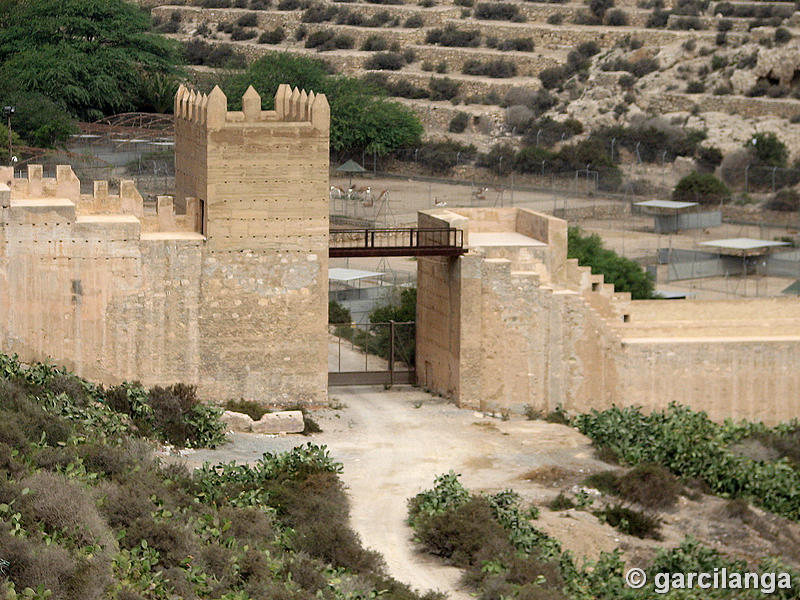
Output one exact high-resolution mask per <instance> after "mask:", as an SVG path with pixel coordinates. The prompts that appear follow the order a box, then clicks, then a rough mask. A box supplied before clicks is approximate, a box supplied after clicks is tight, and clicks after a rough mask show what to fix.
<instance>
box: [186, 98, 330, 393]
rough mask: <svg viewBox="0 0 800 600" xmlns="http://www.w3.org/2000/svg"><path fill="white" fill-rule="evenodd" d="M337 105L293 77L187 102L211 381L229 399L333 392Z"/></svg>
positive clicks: (209, 388)
mask: <svg viewBox="0 0 800 600" xmlns="http://www.w3.org/2000/svg"><path fill="white" fill-rule="evenodd" d="M329 129H330V108H329V106H328V101H327V99H326V98H325V95H324V94H319V95H315V94H314V93H313V92H311V93H310V94H307V93H306V92H305V91H299V90H297V89H296V88H295V89H294V90H292V89H290V88H289V86H288V85H285V84H284V85H281V86H280V87H279V88H278V91H277V93H276V95H275V110H270V111H265V110H262V109H261V97H260V96H259V95H258V93H257V92H256V91H255V90H254V89H253V88H252V87H249V88H248V90H247V91H246V92H245V94H244V97H243V98H242V110H241V111H229V110H228V108H227V98H226V97H225V94H224V93H223V92H222V90H221V89H219V87H215V88H214V89H213V90H212V91H211V93H210V94H208V96H206V95H204V94H197V93H195V92H194V91H189V90H187V89H186V88H184V87H181V88H180V89H179V90H178V93H177V95H176V98H175V171H176V182H175V183H176V203H177V205H178V206H181V205H184V204H186V202H187V199H189V198H195V199H197V200H199V206H200V211H201V217H200V221H201V228H202V233H203V234H204V235H205V236H206V242H205V244H204V247H203V252H204V256H203V266H202V281H201V282H200V296H201V298H200V305H199V314H198V320H199V332H198V334H199V340H198V344H199V347H200V352H199V356H200V357H201V361H202V364H201V365H200V369H199V372H200V387H201V390H203V392H204V394H205V395H206V396H217V397H219V398H220V399H224V398H230V397H238V396H241V397H245V398H253V399H257V400H260V401H263V402H276V403H279V402H295V401H300V402H311V403H313V402H321V401H323V400H324V399H325V395H326V389H327V371H328V369H327V297H328V290H327V286H328V229H329V221H328V213H329V210H328V202H329V178H328V168H329Z"/></svg>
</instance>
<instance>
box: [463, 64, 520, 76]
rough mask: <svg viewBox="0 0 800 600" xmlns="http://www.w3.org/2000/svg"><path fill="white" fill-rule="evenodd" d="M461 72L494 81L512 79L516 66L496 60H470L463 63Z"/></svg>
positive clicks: (515, 72)
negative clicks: (489, 78) (493, 79)
mask: <svg viewBox="0 0 800 600" xmlns="http://www.w3.org/2000/svg"><path fill="white" fill-rule="evenodd" d="M461 72H462V73H464V74H465V75H482V76H484V77H492V78H495V79H499V78H507V77H514V76H515V75H516V74H517V65H516V64H515V63H514V62H512V61H509V60H503V59H496V60H490V61H487V62H481V61H479V60H477V59H470V60H467V61H465V62H464V66H463V68H462V69H461Z"/></svg>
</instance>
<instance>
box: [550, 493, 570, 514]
mask: <svg viewBox="0 0 800 600" xmlns="http://www.w3.org/2000/svg"><path fill="white" fill-rule="evenodd" d="M549 507H550V510H555V511H561V510H569V509H570V508H575V503H574V502H573V501H572V499H571V498H570V497H569V496H567V495H566V494H565V493H564V492H559V493H558V496H556V497H555V498H554V499H553V500H552V501H551V502H550V504H549Z"/></svg>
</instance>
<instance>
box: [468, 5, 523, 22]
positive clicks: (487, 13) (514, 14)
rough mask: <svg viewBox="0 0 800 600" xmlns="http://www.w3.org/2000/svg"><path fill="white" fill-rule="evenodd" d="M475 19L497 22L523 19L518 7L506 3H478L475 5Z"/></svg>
mask: <svg viewBox="0 0 800 600" xmlns="http://www.w3.org/2000/svg"><path fill="white" fill-rule="evenodd" d="M474 14H475V18H476V19H488V20H497V21H518V20H519V19H520V18H522V20H524V17H523V16H522V15H521V14H520V12H519V6H517V5H516V4H509V3H507V2H478V4H476V5H475V13H474Z"/></svg>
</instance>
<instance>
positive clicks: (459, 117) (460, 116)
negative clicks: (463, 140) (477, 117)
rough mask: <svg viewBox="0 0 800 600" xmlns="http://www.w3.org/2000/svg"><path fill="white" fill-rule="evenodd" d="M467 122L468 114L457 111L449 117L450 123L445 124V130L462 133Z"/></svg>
mask: <svg viewBox="0 0 800 600" xmlns="http://www.w3.org/2000/svg"><path fill="white" fill-rule="evenodd" d="M468 124H469V115H468V114H467V113H465V112H461V111H459V112H457V113H456V114H455V116H454V117H453V118H452V119H450V124H449V125H448V126H447V130H448V131H450V132H451V133H464V130H465V129H466V128H467V125H468Z"/></svg>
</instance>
